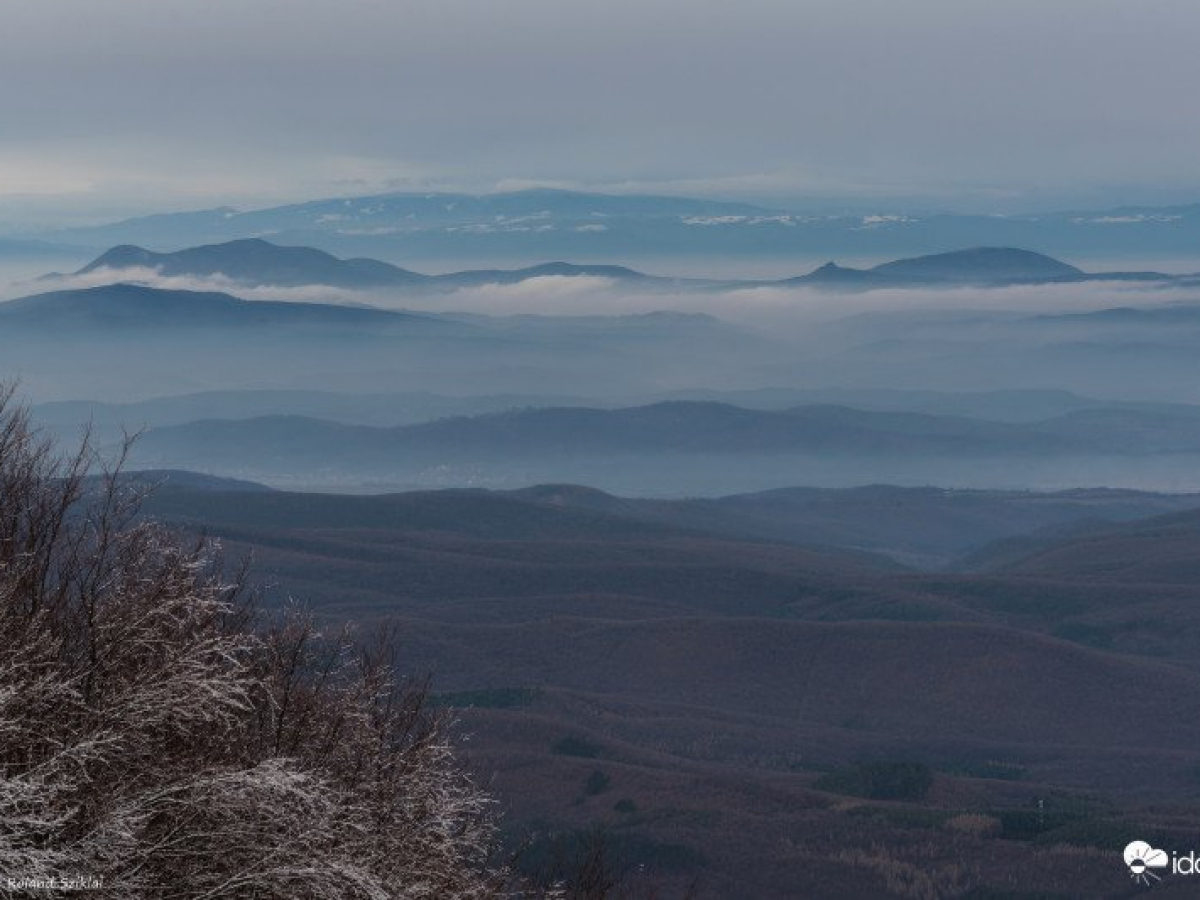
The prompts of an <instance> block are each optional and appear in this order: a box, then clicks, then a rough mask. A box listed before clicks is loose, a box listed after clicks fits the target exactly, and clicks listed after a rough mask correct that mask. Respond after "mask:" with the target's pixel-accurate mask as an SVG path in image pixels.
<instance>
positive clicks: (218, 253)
mask: <svg viewBox="0 0 1200 900" xmlns="http://www.w3.org/2000/svg"><path fill="white" fill-rule="evenodd" d="M143 269H152V270H154V272H156V273H157V274H158V275H160V276H163V277H168V278H170V277H175V278H179V277H184V278H196V279H213V278H223V279H228V280H229V281H232V282H236V283H238V284H242V285H276V286H280V287H299V286H303V285H325V286H328V287H338V288H348V289H364V288H382V287H388V288H404V287H414V286H421V287H426V288H446V289H453V288H459V287H471V286H475V285H481V284H516V283H519V282H521V281H526V280H528V279H530V278H544V277H548V276H559V277H579V276H590V277H595V278H608V279H614V280H620V281H650V280H652V279H650V277H649V276H647V275H643V274H642V273H641V272H635V271H634V270H632V269H627V268H624V267H622V266H579V265H572V264H570V263H563V262H552V263H544V264H542V265H539V266H530V267H527V268H524V269H486V270H472V271H466V272H454V273H450V274H446V275H423V274H421V273H419V272H413V271H410V270H408V269H402V268H400V267H399V266H393V265H391V264H389V263H385V262H380V261H379V260H376V259H338V258H337V257H336V256H333V255H331V254H329V253H326V252H324V251H322V250H317V249H314V248H312V247H282V246H279V245H278V244H272V243H269V242H267V241H264V240H262V239H260V238H247V239H244V240H236V241H228V242H226V243H223V244H212V245H207V246H203V247H190V248H188V249H185V250H179V251H176V252H174V253H155V252H153V251H151V250H146V249H144V248H142V247H135V246H132V245H122V246H119V247H113V248H112V249H111V250H109V251H107V252H106V253H103V254H102V255H100V256H99V257H97V258H96V259H94V260H93V261H92V262H90V263H88V264H87V265H86V266H84V267H83V268H82V269H80V270H79V271H77V272H76V273H75V275H77V276H79V275H89V274H92V273H95V272H101V271H111V272H113V273H114V274H115V275H120V273H122V272H136V270H143ZM51 277H54V276H51Z"/></svg>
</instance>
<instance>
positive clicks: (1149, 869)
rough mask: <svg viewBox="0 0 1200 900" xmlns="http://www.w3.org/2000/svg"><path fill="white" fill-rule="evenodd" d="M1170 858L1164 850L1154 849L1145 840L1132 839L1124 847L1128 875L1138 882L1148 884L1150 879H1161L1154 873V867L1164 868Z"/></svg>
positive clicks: (1147, 885)
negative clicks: (1130, 842)
mask: <svg viewBox="0 0 1200 900" xmlns="http://www.w3.org/2000/svg"><path fill="white" fill-rule="evenodd" d="M1169 862H1170V860H1168V859H1167V854H1166V851H1165V850H1155V849H1154V848H1153V847H1151V846H1150V845H1149V844H1147V843H1146V842H1145V841H1134V842H1133V843H1132V844H1130V845H1129V846H1128V847H1126V848H1125V865H1127V866H1129V875H1130V877H1132V878H1133V880H1134V881H1136V882H1137V883H1138V884H1144V885H1146V887H1149V886H1150V882H1151V879H1153V880H1154V881H1162V878H1161V877H1160V876H1159V875H1157V874H1155V873H1154V871H1153V870H1154V869H1165V868H1166V867H1167V864H1168V863H1169Z"/></svg>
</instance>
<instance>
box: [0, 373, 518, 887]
mask: <svg viewBox="0 0 1200 900" xmlns="http://www.w3.org/2000/svg"><path fill="white" fill-rule="evenodd" d="M10 401H11V392H10V391H7V392H4V393H3V396H0V873H3V874H4V875H5V876H6V877H17V878H28V879H49V878H66V877H78V876H85V877H88V878H92V879H96V880H98V881H100V882H101V883H102V885H103V886H102V887H101V888H100V890H99V892H90V893H91V895H92V896H100V897H122V898H130V897H133V898H137V897H155V898H164V900H170V898H197V897H235V896H236V897H255V898H391V897H414V898H416V897H430V898H434V897H437V898H441V897H463V896H472V897H475V896H484V895H489V894H492V893H494V892H495V891H496V890H498V889H499V886H500V885H501V884H502V883H503V881H504V877H505V873H504V872H503V871H500V870H498V869H497V868H496V867H494V866H491V865H490V864H489V852H490V849H491V847H492V841H493V837H494V826H493V822H492V820H491V818H490V815H489V811H490V801H489V799H488V798H487V796H486V795H485V794H484V793H483V792H482V791H481V790H480V789H479V788H478V787H477V786H476V785H475V784H473V783H472V781H471V780H470V779H469V778H468V777H467V775H466V774H465V773H464V771H463V770H462V769H461V768H460V767H459V766H458V764H457V763H456V761H455V758H454V755H453V752H452V748H451V746H450V744H449V743H448V740H447V726H448V721H447V719H446V713H445V712H444V711H439V710H431V709H429V708H427V707H426V705H425V703H424V697H425V690H424V686H423V685H421V684H414V683H407V682H405V681H403V680H401V679H399V678H397V676H396V675H395V671H394V668H393V666H392V664H391V660H390V657H389V654H388V652H387V650H386V646H387V645H386V642H384V641H380V642H379V643H378V644H377V645H374V646H372V647H370V648H364V647H361V646H359V645H357V644H356V643H355V642H354V641H352V640H351V639H350V636H349V635H348V634H346V633H342V634H339V635H337V636H334V637H325V636H322V635H321V634H319V633H318V631H317V629H316V628H315V627H314V625H313V623H312V622H311V621H310V620H307V619H305V618H303V617H301V616H298V615H287V616H284V617H281V618H279V619H277V620H275V621H272V622H264V621H258V622H256V621H255V620H254V617H253V615H252V613H251V609H250V604H249V603H248V602H246V600H245V596H244V592H243V591H241V590H240V589H239V587H238V585H237V584H230V583H228V580H227V579H226V578H225V577H224V576H223V574H222V571H223V569H222V566H221V563H220V560H219V559H218V558H217V557H216V556H215V554H214V549H213V547H212V545H210V544H207V543H203V542H197V543H188V542H186V541H184V540H182V539H181V538H180V537H178V536H177V535H176V534H174V533H172V532H171V531H169V530H168V529H166V528H164V527H162V526H160V525H157V524H154V523H150V522H146V521H143V520H142V519H141V518H140V517H139V516H138V515H137V497H136V496H135V495H134V493H133V492H132V491H131V490H129V488H128V485H129V482H128V481H127V480H122V479H121V478H119V477H117V476H115V475H112V474H109V475H107V476H103V477H99V478H90V477H88V474H87V471H86V470H87V468H88V466H87V460H88V453H87V451H86V450H85V451H82V452H80V453H79V454H78V455H75V456H73V457H70V458H66V459H63V458H60V457H58V456H56V455H55V452H54V450H53V448H52V447H51V446H50V445H49V444H48V443H46V442H44V441H42V440H41V439H40V438H39V437H38V436H37V434H36V433H35V432H34V431H33V429H32V428H31V427H30V424H29V422H28V419H27V417H26V415H25V413H24V412H23V411H22V410H19V409H14V408H13V406H12V404H11V402H10ZM236 580H240V579H235V581H236Z"/></svg>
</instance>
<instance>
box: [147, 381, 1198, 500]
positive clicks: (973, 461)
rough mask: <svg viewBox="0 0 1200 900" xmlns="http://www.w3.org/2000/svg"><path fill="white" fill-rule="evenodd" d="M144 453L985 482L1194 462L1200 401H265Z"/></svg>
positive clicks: (557, 471)
mask: <svg viewBox="0 0 1200 900" xmlns="http://www.w3.org/2000/svg"><path fill="white" fill-rule="evenodd" d="M136 454H137V456H136V458H137V462H138V464H139V465H145V466H152V467H158V468H189V469H196V470H199V471H205V472H210V473H213V474H221V475H228V476H236V477H243V478H252V479H265V480H268V481H269V482H270V483H272V484H276V485H287V484H305V483H306V484H310V485H311V484H323V483H325V482H323V481H322V479H328V481H329V483H332V484H339V483H341V484H350V483H355V482H356V481H357V483H364V484H365V483H378V484H391V485H401V484H406V485H418V484H420V485H425V486H437V485H440V484H444V485H453V484H458V485H480V486H496V485H505V484H512V485H514V486H515V485H519V484H521V483H522V482H524V483H531V482H532V481H536V480H543V481H544V480H547V479H557V478H561V479H563V480H575V481H579V482H581V483H587V484H593V485H607V484H613V483H614V479H617V481H616V483H617V484H622V485H626V486H631V487H632V489H633V490H635V491H637V492H640V493H661V492H662V491H664V490H666V491H668V492H669V491H670V485H671V484H672V483H673V482H672V479H679V478H683V479H686V481H685V482H684V483H686V484H707V485H708V488H707V490H705V491H703V493H707V494H710V495H711V494H712V493H721V492H723V491H724V489H727V487H728V486H737V485H745V484H755V483H758V484H764V483H765V484H770V483H771V482H772V481H774V482H775V483H779V482H780V480H783V479H793V480H796V479H800V480H805V481H809V482H810V483H811V482H813V481H814V480H815V479H816V478H818V477H821V467H822V466H824V467H826V468H829V467H833V468H834V469H835V470H841V471H846V472H858V471H863V472H874V473H875V475H874V477H875V478H876V479H886V480H894V479H895V478H896V477H897V476H896V474H895V473H896V472H903V471H908V472H910V473H911V472H927V473H930V474H926V475H924V476H918V477H923V478H924V479H929V478H932V477H934V475H933V474H932V473H935V472H939V471H940V472H941V478H942V479H943V480H944V479H945V478H948V477H950V474H949V473H950V471H951V470H950V469H949V468H946V466H947V464H948V462H953V461H957V462H958V463H962V464H963V465H965V466H966V467H967V468H968V469H971V467H972V466H974V467H975V470H974V473H973V476H972V477H973V478H975V479H979V480H977V481H975V482H974V483H977V484H980V483H982V484H986V483H987V481H986V480H985V479H987V478H988V477H989V476H988V475H987V474H986V473H987V466H986V465H984V463H988V461H991V464H992V465H993V467H995V466H998V467H999V468H1001V469H1003V470H1005V471H1007V472H1008V473H1009V475H1010V476H1011V473H1012V470H1013V467H1014V466H1019V467H1022V471H1024V472H1025V474H1026V475H1027V476H1030V477H1032V476H1031V472H1032V469H1031V468H1030V467H1036V466H1037V465H1044V464H1047V463H1055V461H1057V463H1055V464H1056V465H1057V466H1058V468H1059V470H1060V471H1068V472H1069V471H1071V470H1072V467H1074V470H1075V471H1076V472H1077V473H1080V472H1083V471H1086V467H1085V466H1084V465H1083V463H1085V462H1086V461H1088V460H1095V459H1101V458H1110V459H1112V458H1118V459H1121V460H1124V462H1123V463H1122V464H1121V465H1122V467H1123V468H1125V469H1128V468H1130V467H1131V465H1132V462H1131V460H1134V459H1142V460H1154V459H1156V458H1159V457H1162V458H1166V459H1172V460H1177V461H1178V464H1180V465H1186V464H1188V462H1187V461H1188V460H1195V459H1196V458H1198V457H1200V415H1197V413H1196V411H1195V410H1192V409H1189V408H1183V409H1181V410H1180V411H1178V412H1175V413H1171V412H1166V411H1152V410H1141V409H1130V408H1126V409H1122V408H1113V409H1105V408H1101V409H1085V410H1080V411H1076V412H1071V413H1067V414H1065V415H1061V416H1057V417H1054V418H1051V419H1047V420H1045V421H1038V422H1024V423H1003V422H990V421H985V420H982V419H972V418H963V417H957V416H935V415H927V414H920V413H899V412H868V411H863V410H855V409H849V408H845V407H836V406H803V407H797V408H794V409H788V410H779V411H768V410H751V409H743V408H740V407H735V406H730V405H727V404H720V403H685V402H671V403H658V404H654V405H650V406H643V407H633V408H626V409H586V408H554V407H550V408H543V409H516V410H511V411H508V412H503V413H494V414H489V415H482V416H471V417H456V418H449V419H440V420H436V421H432V422H426V423H422V424H416V425H405V426H399V427H371V426H363V425H347V424H341V423H336V422H330V421H323V420H319V419H313V418H306V417H303V416H262V417H257V418H248V419H239V420H200V421H194V422H189V423H186V424H182V425H175V426H165V427H161V428H152V429H150V430H149V431H147V432H146V433H145V434H144V435H143V436H142V438H141V440H140V442H139V444H138V446H137V450H136ZM263 461H269V465H265V464H264V462H263ZM856 461H857V462H856ZM939 461H940V462H939ZM856 466H857V468H856ZM939 466H941V468H940V469H939ZM850 477H854V476H850ZM857 477H858V478H860V479H861V478H862V476H861V475H858V476H857ZM910 477H911V475H910ZM1076 477H1077V478H1078V477H1079V475H1078V474H1077V475H1076ZM835 483H836V482H835ZM842 483H846V482H845V480H844V479H843V481H842ZM850 483H853V481H851V482H850ZM859 483H862V482H861V481H860V482H859ZM926 483H928V481H927V480H926ZM1060 483H1061V482H1060ZM1065 483H1067V484H1070V483H1072V482H1071V481H1069V480H1068V481H1066V482H1065ZM1075 483H1078V482H1077V481H1076V482H1075ZM735 489H736V487H735Z"/></svg>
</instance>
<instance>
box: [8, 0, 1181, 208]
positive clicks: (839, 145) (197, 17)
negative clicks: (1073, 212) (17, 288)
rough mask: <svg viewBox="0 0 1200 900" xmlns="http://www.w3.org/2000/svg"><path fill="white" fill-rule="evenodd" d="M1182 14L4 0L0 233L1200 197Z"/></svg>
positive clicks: (857, 1)
mask: <svg viewBox="0 0 1200 900" xmlns="http://www.w3.org/2000/svg"><path fill="white" fill-rule="evenodd" d="M1197 36H1200V3H1197V2H1196V0H1039V2H1032V0H1004V2H1002V3H1001V2H996V0H738V2H730V0H724V2H716V0H586V2H585V0H3V2H2V3H0V228H4V227H7V228H8V229H9V230H11V229H12V228H13V227H17V226H23V225H25V224H28V223H45V222H52V221H60V220H78V221H83V220H88V219H92V220H96V219H103V218H106V217H111V216H115V215H123V214H134V213H141V212H147V211H153V210H167V209H185V208H201V207H211V206H217V205H225V204H228V205H234V206H238V207H241V208H249V207H254V206H262V205H269V204H271V203H275V202H283V201H288V200H299V199H312V198H317V197H325V196H339V195H350V194H367V193H374V192H380V191H392V190H419V191H426V190H467V191H472V192H486V191H492V190H504V189H511V188H519V187H525V186H534V185H552V186H560V187H574V188H583V189H593V190H609V191H625V192H631V191H638V192H642V191H645V192H662V193H674V194H681V193H682V194H692V195H702V196H714V197H725V198H741V199H747V200H754V201H759V202H762V201H771V202H775V203H780V204H782V203H790V204H792V205H804V204H808V205H811V206H814V207H823V208H835V207H838V206H843V207H845V208H868V207H870V208H879V209H909V210H915V209H921V210H929V209H947V210H956V211H969V210H971V211H1010V212H1016V211H1031V210H1037V209H1050V208H1062V207H1068V206H1077V207H1082V206H1105V205H1117V204H1122V203H1172V202H1195V201H1197V200H1200V152H1197V151H1198V150H1200V117H1198V116H1196V115H1194V108H1195V101H1194V91H1195V86H1196V85H1197V84H1200V54H1198V53H1196V52H1195V41H1196V38H1197Z"/></svg>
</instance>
